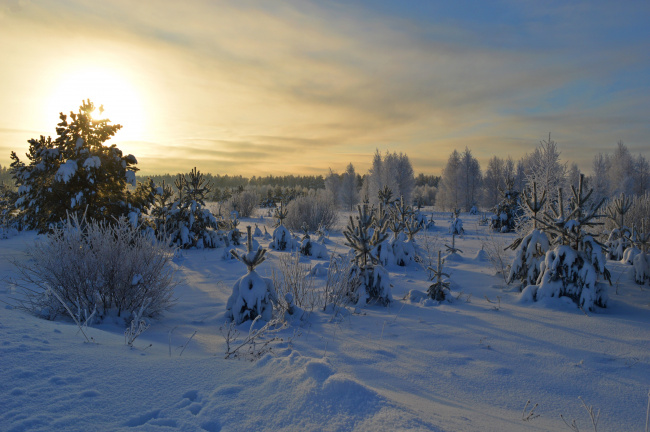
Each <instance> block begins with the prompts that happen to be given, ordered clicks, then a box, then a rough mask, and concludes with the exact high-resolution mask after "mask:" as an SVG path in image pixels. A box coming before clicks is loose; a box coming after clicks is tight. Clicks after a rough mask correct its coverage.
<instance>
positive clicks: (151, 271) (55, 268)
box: [15, 218, 176, 319]
mask: <svg viewBox="0 0 650 432" xmlns="http://www.w3.org/2000/svg"><path fill="white" fill-rule="evenodd" d="M173 254H174V250H173V249H172V248H170V247H169V246H167V245H165V244H162V243H160V242H157V241H155V240H153V239H152V238H150V237H149V236H146V235H144V234H143V233H142V231H141V230H140V229H138V228H137V227H133V226H132V225H131V224H130V223H129V222H128V221H127V220H126V218H120V219H118V220H117V221H116V222H115V223H113V224H108V223H106V222H96V221H90V222H88V223H84V224H82V223H80V222H79V221H77V219H75V218H70V219H68V221H67V223H66V224H65V225H63V226H61V227H57V228H54V229H53V231H52V232H51V233H49V234H48V235H47V237H45V238H44V239H41V240H39V241H38V242H37V243H36V244H35V245H33V246H32V247H30V248H28V250H27V256H28V257H29V261H27V262H23V261H16V262H15V265H16V266H17V269H18V271H19V273H20V277H19V279H18V280H17V282H16V283H17V285H18V286H19V288H20V291H21V292H22V293H23V294H24V298H23V306H24V307H25V308H26V309H28V310H29V311H31V312H33V313H34V314H36V315H39V316H43V317H45V318H48V319H54V318H56V317H58V316H61V315H65V314H66V309H65V308H66V307H67V308H69V309H70V310H73V311H75V312H77V311H79V312H80V314H79V315H82V316H83V315H84V314H86V315H87V316H89V315H91V314H92V313H93V311H94V312H95V316H97V317H99V319H102V318H104V317H106V316H108V315H117V316H118V317H125V318H129V317H130V316H131V314H132V313H133V312H134V311H139V310H140V309H141V308H142V309H143V310H142V316H149V317H150V316H155V315H158V314H160V313H161V312H163V311H164V310H165V309H167V308H168V307H170V306H171V304H172V294H173V289H174V287H175V284H176V283H175V281H174V277H173V274H174V271H173V268H172V264H171V260H172V258H173ZM62 303H64V304H65V305H64V304H62Z"/></svg>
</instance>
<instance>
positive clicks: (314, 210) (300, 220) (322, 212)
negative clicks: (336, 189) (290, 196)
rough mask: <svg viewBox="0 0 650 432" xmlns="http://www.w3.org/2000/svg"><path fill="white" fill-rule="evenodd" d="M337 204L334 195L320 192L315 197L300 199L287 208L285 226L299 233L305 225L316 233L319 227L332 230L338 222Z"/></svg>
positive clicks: (308, 196) (309, 196)
mask: <svg viewBox="0 0 650 432" xmlns="http://www.w3.org/2000/svg"><path fill="white" fill-rule="evenodd" d="M337 217H338V214H337V209H336V202H335V201H334V198H333V197H332V195H331V194H330V193H328V192H325V191H319V192H317V193H315V194H313V195H307V196H303V197H298V198H296V199H294V200H293V201H291V202H290V203H289V205H288V206H287V217H286V219H285V220H284V224H285V225H286V226H287V227H288V228H289V229H291V230H293V231H299V230H301V229H302V226H303V225H306V226H307V229H308V230H309V231H316V229H318V227H319V225H320V226H322V228H324V229H331V228H332V226H333V225H334V223H335V222H336V221H337Z"/></svg>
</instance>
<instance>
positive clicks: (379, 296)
mask: <svg viewBox="0 0 650 432" xmlns="http://www.w3.org/2000/svg"><path fill="white" fill-rule="evenodd" d="M343 234H344V235H345V238H346V240H347V242H346V243H345V244H346V245H347V246H350V247H351V248H352V249H353V250H354V258H353V262H354V264H353V266H352V267H351V269H350V274H349V280H350V281H352V282H354V283H353V284H352V285H351V286H350V290H349V291H348V298H349V299H350V301H352V302H353V303H355V304H357V305H358V306H362V305H365V304H366V303H368V302H369V301H377V302H379V303H381V304H388V303H390V302H391V301H392V294H391V287H390V280H389V275H388V272H387V271H386V270H385V269H384V267H383V266H382V265H381V264H380V262H379V260H378V259H377V255H376V250H375V248H376V246H377V245H378V244H380V243H382V242H383V241H384V240H386V237H387V235H386V234H385V233H382V232H381V230H378V229H373V217H372V212H370V211H369V210H368V207H367V205H363V206H358V215H357V216H356V217H354V218H353V217H352V216H350V221H349V223H348V225H347V227H346V229H345V231H344V232H343Z"/></svg>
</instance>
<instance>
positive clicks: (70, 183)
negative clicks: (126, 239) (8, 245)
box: [10, 101, 153, 232]
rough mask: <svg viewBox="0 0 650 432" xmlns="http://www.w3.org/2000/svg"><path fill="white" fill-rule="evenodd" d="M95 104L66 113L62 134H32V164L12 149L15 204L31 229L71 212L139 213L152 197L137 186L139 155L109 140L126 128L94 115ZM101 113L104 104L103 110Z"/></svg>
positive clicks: (107, 216) (42, 228) (103, 216)
mask: <svg viewBox="0 0 650 432" xmlns="http://www.w3.org/2000/svg"><path fill="white" fill-rule="evenodd" d="M94 111H95V106H94V104H93V103H92V102H90V101H86V102H83V103H82V105H81V107H79V111H78V112H77V113H74V112H71V113H70V116H69V118H68V116H66V115H65V114H63V113H61V115H60V116H59V118H60V119H61V122H60V123H59V124H58V127H57V129H56V133H57V135H58V136H57V138H56V139H55V140H52V138H51V137H48V138H45V137H44V136H41V137H40V139H38V140H35V139H30V140H29V141H28V142H29V152H28V153H27V158H28V159H29V160H28V162H27V163H25V162H23V161H22V160H20V158H19V157H18V156H17V155H16V153H15V152H12V153H11V159H12V161H13V162H12V163H11V170H10V171H11V173H12V176H13V178H14V180H15V181H16V186H17V187H18V197H17V200H16V207H17V209H18V210H20V212H21V219H22V222H23V223H24V225H25V227H26V228H28V229H37V230H39V232H46V231H48V230H49V229H50V226H52V225H56V224H60V223H65V220H66V218H67V215H68V214H77V215H78V216H79V217H82V215H84V214H85V216H86V217H87V218H88V219H92V220H106V221H108V222H109V223H112V222H113V220H115V218H119V217H120V216H127V215H128V214H129V213H132V212H133V213H134V214H135V215H137V214H139V213H140V212H141V211H142V210H143V209H144V208H146V207H147V206H148V205H149V204H151V201H149V199H153V197H152V195H151V194H150V193H149V192H148V191H146V190H143V188H144V189H146V188H147V187H148V186H149V185H148V184H144V185H141V186H139V187H138V188H137V189H136V190H135V191H129V190H128V189H127V185H132V186H136V182H135V172H136V171H137V168H136V167H135V165H136V164H137V160H136V158H135V156H133V155H126V156H125V155H123V154H122V151H121V150H120V149H118V148H117V147H116V146H115V145H114V144H113V145H104V143H105V141H107V140H109V139H110V138H111V137H112V136H113V135H115V133H116V132H117V131H118V130H119V129H120V128H121V127H122V126H121V125H111V124H110V123H109V121H108V120H100V119H97V117H98V116H97V115H95V116H93V113H94ZM99 114H100V115H101V109H100V113H99Z"/></svg>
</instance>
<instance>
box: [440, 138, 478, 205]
mask: <svg viewBox="0 0 650 432" xmlns="http://www.w3.org/2000/svg"><path fill="white" fill-rule="evenodd" d="M482 181H483V176H482V174H481V165H480V164H479V162H478V160H477V159H476V158H475V157H474V155H472V151H471V150H470V149H469V148H467V147H466V148H465V151H464V152H463V153H458V151H457V150H454V151H453V152H452V153H451V155H449V159H448V160H447V165H446V166H445V168H444V170H443V171H442V180H441V182H440V190H439V197H438V202H439V204H440V205H441V206H442V207H443V208H445V209H450V210H455V209H458V208H461V207H462V208H464V209H465V211H470V210H471V208H472V207H473V206H475V205H477V204H478V201H479V199H480V195H481V194H480V192H481V191H480V188H481V183H482Z"/></svg>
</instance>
